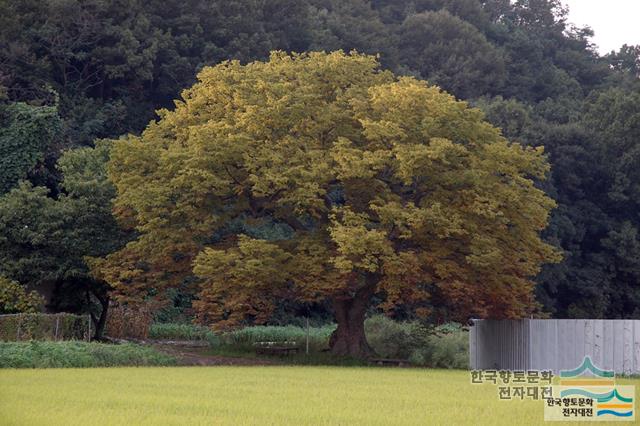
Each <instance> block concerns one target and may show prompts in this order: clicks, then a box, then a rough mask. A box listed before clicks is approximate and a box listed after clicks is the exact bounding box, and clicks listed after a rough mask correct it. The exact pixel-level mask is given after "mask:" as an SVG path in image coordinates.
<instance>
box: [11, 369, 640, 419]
mask: <svg viewBox="0 0 640 426" xmlns="http://www.w3.org/2000/svg"><path fill="white" fill-rule="evenodd" d="M621 382H625V383H631V384H635V385H636V386H638V385H640V381H639V380H621ZM0 383H1V384H2V386H0V424H6V425H34V426H38V425H51V426H56V425H65V426H66V425H69V426H71V425H86V424H91V425H97V426H100V425H122V424H135V425H158V424H162V425H186V424H189V425H205V424H206V425H212V424H225V425H231V424H233V425H245V424H278V425H287V424H291V425H320V424H344V425H347V424H348V425H426V424H429V425H536V424H542V423H543V403H542V401H513V402H505V401H499V400H498V397H497V389H496V388H495V387H494V386H493V385H471V384H470V382H469V374H468V372H465V371H452V370H425V369H384V368H363V367H356V368H346V367H211V368H208V367H198V368H188V367H182V368H113V369H91V370H86V369H85V370H77V369H68V370H55V369H49V370H0Z"/></svg>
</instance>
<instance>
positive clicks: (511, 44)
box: [0, 0, 640, 323]
mask: <svg viewBox="0 0 640 426" xmlns="http://www.w3.org/2000/svg"><path fill="white" fill-rule="evenodd" d="M592 36H593V33H592V31H591V30H590V29H589V28H577V27H574V26H572V25H570V24H569V23H568V22H567V10H565V9H563V7H562V5H561V3H560V2H559V1H558V0H517V1H514V2H510V1H509V0H485V1H483V0H372V1H365V0H229V1H216V0H162V1H158V0H145V1H142V0H0V275H2V276H4V277H6V278H7V279H9V280H12V281H15V282H18V283H20V284H21V285H23V286H25V288H27V289H29V290H34V289H38V290H40V291H41V292H43V293H44V294H46V295H47V309H49V310H52V311H67V312H88V311H90V312H91V313H92V314H93V315H94V320H95V321H96V323H100V322H103V321H104V318H103V317H104V315H101V314H102V313H104V312H105V311H106V309H104V308H105V307H106V306H107V305H108V302H109V294H108V286H107V285H106V284H105V283H104V282H102V281H101V280H100V277H95V276H91V275H90V274H89V268H88V262H91V260H90V258H92V257H99V256H104V255H106V254H109V253H111V252H113V251H115V250H117V249H118V248H120V247H122V246H123V245H124V244H125V243H126V242H127V241H129V240H130V239H131V238H133V231H131V230H129V229H127V226H126V224H122V223H118V222H116V220H115V219H114V218H113V216H112V211H111V210H112V207H111V200H112V199H113V197H114V195H115V188H114V187H113V186H112V185H111V183H110V182H109V180H108V178H107V175H106V170H105V165H106V162H107V161H108V158H109V142H108V140H105V139H113V138H118V137H119V136H121V135H125V134H128V133H132V134H139V133H140V132H141V131H142V130H143V129H144V128H145V126H146V125H147V124H148V123H149V122H150V121H151V120H154V119H155V118H156V115H155V111H156V110H158V109H161V108H171V107H172V105H173V99H176V98H178V97H179V96H180V93H181V91H182V90H183V89H185V88H187V87H189V86H191V85H192V84H193V83H194V82H195V77H196V73H197V72H198V71H199V70H200V69H201V68H202V67H203V66H206V65H214V64H217V63H220V62H221V61H225V60H231V59H238V60H240V61H241V62H242V63H248V62H250V61H253V60H264V59H266V58H268V57H269V52H270V51H273V50H283V51H287V52H290V51H294V52H306V51H334V50H338V49H342V50H344V51H351V50H357V51H358V52H362V53H367V54H376V55H379V59H380V62H381V64H382V65H383V67H385V68H387V69H390V70H392V71H393V72H395V73H396V74H400V75H410V76H415V77H419V78H422V79H425V80H427V81H429V82H430V83H433V84H437V85H438V86H440V87H441V88H442V89H444V90H446V91H448V92H449V93H452V94H454V95H455V96H456V97H457V98H459V99H462V100H466V101H468V102H469V103H470V104H471V105H474V106H477V107H479V108H480V109H482V110H483V111H484V113H485V115H486V118H487V119H488V120H489V121H490V122H491V123H493V124H494V125H496V126H498V127H500V128H501V129H502V132H503V134H504V135H505V136H506V137H507V138H508V139H509V140H511V141H515V142H520V143H522V144H525V145H529V146H544V147H545V150H546V152H547V154H548V158H549V161H550V163H551V172H550V176H549V179H548V180H546V181H544V182H542V183H540V185H542V188H543V189H544V190H545V191H546V192H547V193H548V194H549V195H550V196H551V197H552V198H554V199H555V200H556V201H557V203H558V206H557V208H556V209H555V210H554V211H553V213H552V217H551V221H550V225H549V227H548V228H547V230H546V231H545V234H544V238H545V240H546V241H547V242H549V243H551V244H553V245H554V246H557V247H559V248H560V249H561V250H562V252H563V261H562V262H560V263H558V264H552V265H546V266H545V267H544V269H543V271H542V272H541V273H540V274H539V276H538V277H537V279H536V280H537V283H538V285H537V290H536V292H537V298H538V301H539V302H540V304H541V312H544V313H547V314H549V315H550V316H552V317H556V318H585V317H588V318H640V236H639V235H638V230H639V228H640V46H626V45H625V46H621V48H620V49H619V50H618V51H616V52H611V53H609V54H607V55H604V56H602V55H600V54H598V52H597V51H596V48H595V46H594V45H593V44H592V41H591V37H592ZM190 289H191V287H190V283H185V284H184V286H183V287H181V288H180V289H178V290H175V291H173V292H172V293H171V294H170V295H169V296H170V298H173V302H174V304H175V305H176V309H178V310H179V309H180V308H181V307H183V306H188V305H189V300H190V297H191V295H192V294H193V292H192V291H191V290H190ZM0 296H2V295H1V294H0ZM1 299H2V298H1V297H0V302H1V301H2V300H1ZM287 308H288V307H283V308H282V309H284V310H286V309H287ZM5 311H6V309H5ZM165 312H167V311H166V310H165ZM0 313H2V306H1V304H0ZM167 315H170V314H167ZM449 316H450V313H449V312H446V311H440V310H438V309H437V306H436V307H434V318H433V319H434V321H438V322H441V321H446V320H448V318H449Z"/></svg>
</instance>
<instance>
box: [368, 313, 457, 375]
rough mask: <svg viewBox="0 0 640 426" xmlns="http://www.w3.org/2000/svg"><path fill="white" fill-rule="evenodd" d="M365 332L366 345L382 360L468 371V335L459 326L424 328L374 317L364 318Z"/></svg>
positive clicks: (415, 324)
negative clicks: (396, 360)
mask: <svg viewBox="0 0 640 426" xmlns="http://www.w3.org/2000/svg"><path fill="white" fill-rule="evenodd" d="M365 331H366V333H367V340H368V341H369V344H370V345H371V347H373V349H374V350H375V351H376V353H377V354H378V355H379V356H381V357H383V358H397V359H408V360H409V361H410V362H411V363H412V364H414V365H421V366H427V367H432V368H457V369H466V368H468V365H469V340H468V339H469V334H468V332H467V331H466V330H465V329H464V328H463V327H462V326H461V325H459V324H455V323H450V324H444V325H441V326H438V327H428V326H425V325H423V324H421V323H419V322H396V321H393V320H391V319H389V318H387V317H385V316H382V315H377V316H373V317H371V318H369V319H367V321H366V322H365Z"/></svg>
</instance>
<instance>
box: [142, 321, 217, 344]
mask: <svg viewBox="0 0 640 426" xmlns="http://www.w3.org/2000/svg"><path fill="white" fill-rule="evenodd" d="M149 338H150V339H163V340H206V341H208V342H210V343H212V344H214V343H216V342H217V341H218V336H216V335H215V333H214V332H213V331H211V329H209V328H208V327H204V326H201V325H194V324H171V323H169V324H162V323H155V324H151V328H150V329H149Z"/></svg>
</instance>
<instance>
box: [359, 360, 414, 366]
mask: <svg viewBox="0 0 640 426" xmlns="http://www.w3.org/2000/svg"><path fill="white" fill-rule="evenodd" d="M369 363H370V364H375V365H395V366H398V367H402V366H404V365H407V364H409V361H407V360H406V359H389V358H369Z"/></svg>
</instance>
